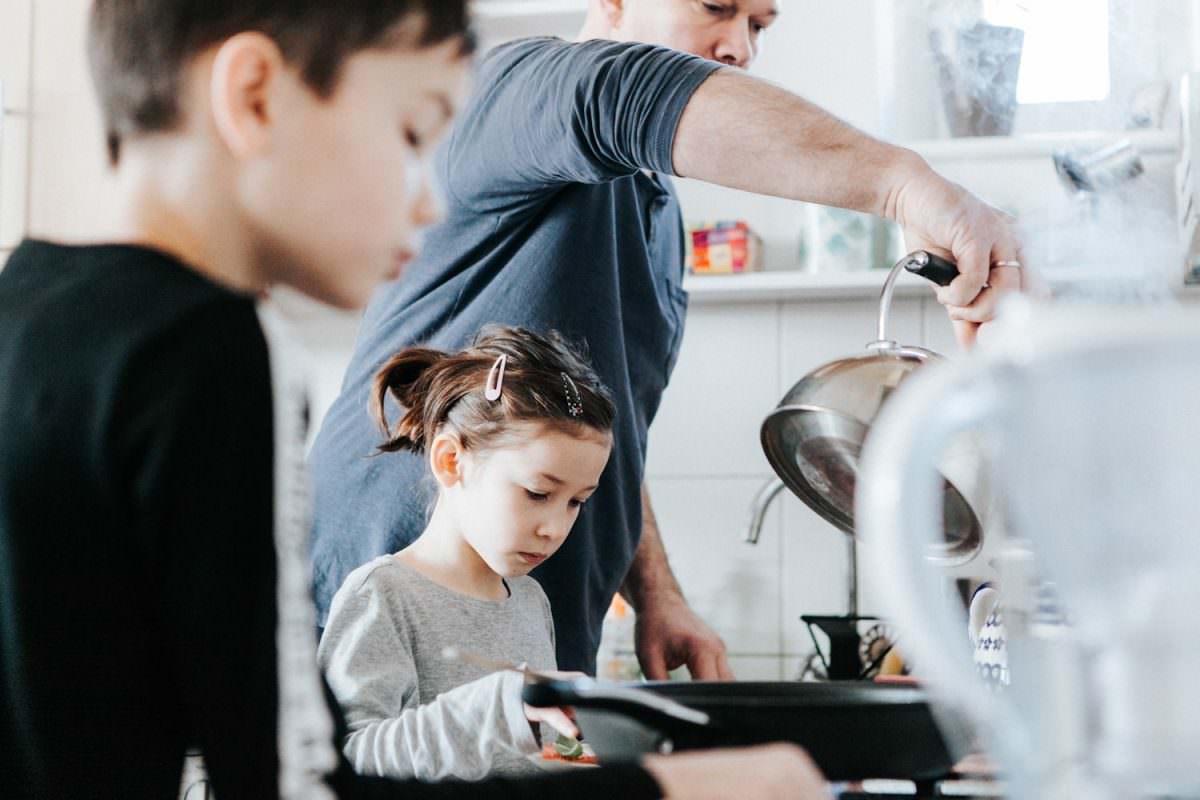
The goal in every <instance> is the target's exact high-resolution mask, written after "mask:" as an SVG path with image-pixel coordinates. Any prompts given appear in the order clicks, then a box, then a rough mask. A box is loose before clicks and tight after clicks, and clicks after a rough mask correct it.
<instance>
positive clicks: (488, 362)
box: [319, 327, 614, 780]
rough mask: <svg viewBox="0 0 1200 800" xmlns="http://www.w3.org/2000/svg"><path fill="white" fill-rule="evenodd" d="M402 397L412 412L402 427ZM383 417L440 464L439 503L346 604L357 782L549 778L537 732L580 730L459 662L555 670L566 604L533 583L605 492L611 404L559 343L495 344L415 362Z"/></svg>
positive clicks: (342, 667)
mask: <svg viewBox="0 0 1200 800" xmlns="http://www.w3.org/2000/svg"><path fill="white" fill-rule="evenodd" d="M389 396H390V397H391V398H392V399H393V400H394V401H395V402H396V403H397V404H398V405H399V407H400V408H401V409H402V416H401V417H400V421H399V422H398V423H396V424H395V426H394V427H393V426H391V425H389V422H388V417H387V412H386V405H387V401H388V397H389ZM371 405H372V411H373V413H374V416H375V418H376V420H377V421H378V423H379V426H380V428H381V429H382V431H383V433H384V436H385V441H384V443H383V444H381V445H380V446H379V449H380V450H381V451H383V453H388V452H394V451H398V450H414V451H418V452H420V451H423V452H424V453H426V454H427V457H428V462H429V466H430V469H431V471H432V473H433V478H434V480H435V481H436V482H437V485H438V494H437V500H436V504H435V506H434V509H433V513H432V516H431V518H430V520H429V523H428V525H427V527H426V528H425V531H424V532H423V533H422V534H421V536H420V537H418V538H417V540H416V541H414V542H413V543H412V544H411V545H410V546H408V547H407V548H405V549H404V550H401V551H400V552H398V553H396V554H394V555H389V556H383V557H381V558H377V559H375V560H374V561H371V562H369V563H367V564H365V565H363V566H361V567H359V568H358V569H357V570H355V571H354V572H352V573H351V574H350V576H349V577H348V578H347V579H346V581H345V583H344V584H343V585H342V587H341V589H340V590H339V591H338V593H337V595H336V596H335V597H334V600H333V604H332V607H331V609H330V615H329V621H328V624H327V625H326V627H325V633H324V636H323V637H322V639H321V645H320V649H319V658H320V661H321V666H322V667H323V668H324V669H325V670H326V674H327V677H328V680H329V683H330V686H331V687H332V688H333V691H334V693H335V694H336V695H337V697H338V700H339V701H340V702H341V704H342V706H343V708H344V709H345V712H346V716H347V721H348V723H349V730H350V733H349V735H348V736H347V738H346V741H345V752H346V755H347V756H348V757H349V759H350V761H351V763H353V765H354V767H355V769H356V770H357V771H359V772H363V773H368V774H379V775H388V776H394V777H402V776H415V777H417V778H421V779H426V780H433V779H438V778H444V777H456V778H463V779H477V778H480V777H482V776H483V775H485V774H487V773H489V772H494V771H495V772H504V773H516V772H524V771H536V770H537V769H538V767H537V766H536V765H535V764H534V763H532V762H531V761H530V756H533V755H535V754H537V753H538V751H539V749H540V744H539V741H538V735H537V730H536V728H535V724H536V723H538V722H546V723H548V724H550V725H552V726H553V727H555V728H557V729H558V730H560V731H562V732H564V733H568V734H573V733H575V730H574V725H573V723H572V722H571V721H570V719H569V718H568V717H567V716H566V715H565V714H564V713H563V712H562V711H561V710H560V709H548V710H547V709H534V708H531V707H527V706H525V705H524V704H523V703H522V701H521V687H522V685H523V677H522V675H521V674H520V673H517V672H497V673H492V674H487V672H486V671H485V670H484V669H481V668H479V667H475V666H471V665H469V664H464V663H457V662H450V661H447V660H446V659H445V658H444V657H443V651H444V650H445V649H446V648H450V647H453V648H458V649H459V650H463V651H469V652H472V653H476V654H479V655H482V656H486V657H487V658H490V659H500V660H505V661H510V662H517V663H524V664H526V665H528V667H529V668H531V669H535V670H539V671H546V670H553V669H554V668H555V656H554V623H553V621H552V619H551V616H550V604H549V601H548V600H547V599H546V595H545V593H543V591H542V589H541V587H540V586H539V585H538V583H537V581H535V580H534V579H533V578H531V577H529V576H528V573H529V571H530V570H532V569H533V568H534V567H536V566H537V565H538V564H540V563H542V562H543V561H545V560H546V559H547V558H549V557H550V556H551V555H553V554H554V552H555V551H556V550H557V549H558V548H559V547H560V546H561V545H562V543H563V542H564V541H565V540H566V538H567V534H568V533H569V532H570V530H571V526H572V525H573V524H574V523H575V519H576V517H577V516H578V515H579V509H580V507H582V506H583V504H584V503H585V502H587V499H588V498H589V497H590V496H591V494H592V492H593V491H595V489H596V486H597V484H598V483H599V480H600V474H601V472H603V470H604V466H605V464H606V463H607V462H608V456H609V450H610V449H611V445H612V437H611V433H610V431H611V428H612V420H613V414H614V407H613V402H612V399H611V398H610V396H609V393H608V390H607V389H605V388H604V387H603V386H602V385H601V383H600V380H599V379H598V378H597V377H596V374H595V373H594V372H593V371H592V369H591V368H590V367H588V366H587V364H586V363H585V362H584V361H583V359H582V358H580V356H579V355H578V354H577V353H575V352H574V351H573V350H571V349H570V348H569V347H568V346H567V345H566V344H565V343H564V342H563V340H562V339H561V338H560V337H559V336H557V335H556V334H553V333H551V334H549V335H547V336H541V335H538V334H536V333H533V332H531V331H528V330H524V329H521V328H501V327H496V328H491V329H489V330H486V331H484V333H482V334H481V335H480V337H479V338H478V339H477V340H476V342H475V345H474V346H473V347H470V348H468V349H466V350H463V351H461V352H458V353H453V354H447V353H442V352H439V351H436V350H430V349H426V348H417V347H414V348H409V349H406V350H404V351H402V352H401V353H399V354H398V355H396V356H394V357H393V358H392V359H391V360H390V361H389V362H388V363H387V364H386V365H385V366H384V367H383V369H381V370H380V371H379V373H378V374H377V376H376V379H375V390H374V393H373V396H372V403H371ZM381 457H384V458H386V455H384V456H381Z"/></svg>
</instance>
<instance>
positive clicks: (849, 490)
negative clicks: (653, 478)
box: [761, 405, 983, 563]
mask: <svg viewBox="0 0 1200 800" xmlns="http://www.w3.org/2000/svg"><path fill="white" fill-rule="evenodd" d="M761 436H762V445H763V450H764V451H765V452H766V455H767V459H768V460H769V461H770V462H771V466H772V467H773V468H774V470H775V472H776V473H777V474H778V475H779V477H780V478H782V479H783V482H784V483H785V484H787V487H788V488H789V489H791V490H792V492H793V493H794V494H795V495H796V496H797V497H799V498H800V499H801V500H803V501H804V503H805V505H807V506H808V507H809V508H811V509H812V510H814V511H816V512H817V513H818V514H819V515H820V516H821V517H822V518H824V519H825V520H826V521H828V522H830V523H832V524H833V525H834V526H835V527H837V528H838V529H839V530H841V531H842V532H844V533H847V534H850V535H851V536H853V535H854V487H855V483H856V479H857V475H858V459H859V454H860V453H861V451H862V444H863V441H864V440H865V439H866V436H867V426H866V425H864V424H863V423H862V422H860V421H859V420H857V419H854V418H852V417H850V416H848V415H846V414H843V413H840V412H838V411H836V410H833V409H829V408H822V407H820V406H813V405H781V406H780V407H778V408H776V409H775V410H774V411H772V412H771V414H770V415H768V416H767V418H766V419H765V420H764V421H763V425H762V433H761ZM942 484H943V491H942V508H943V518H944V523H943V524H944V537H945V541H944V543H943V544H942V545H941V546H938V547H936V549H934V550H933V551H932V552H930V553H929V554H928V556H929V558H930V559H932V560H935V561H939V562H943V563H945V562H950V563H959V562H963V561H967V560H969V559H970V558H972V557H973V556H974V555H975V553H976V552H977V551H978V550H979V548H980V546H981V545H982V541H983V528H982V525H981V524H980V522H979V518H978V516H976V514H975V512H974V510H973V509H972V508H971V505H970V504H969V503H968V502H967V500H966V498H965V497H964V496H963V495H962V493H961V492H959V490H958V489H957V488H955V486H954V485H953V484H952V483H950V481H948V480H946V479H945V477H943V478H942Z"/></svg>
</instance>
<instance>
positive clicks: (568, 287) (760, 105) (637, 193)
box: [312, 0, 1020, 679]
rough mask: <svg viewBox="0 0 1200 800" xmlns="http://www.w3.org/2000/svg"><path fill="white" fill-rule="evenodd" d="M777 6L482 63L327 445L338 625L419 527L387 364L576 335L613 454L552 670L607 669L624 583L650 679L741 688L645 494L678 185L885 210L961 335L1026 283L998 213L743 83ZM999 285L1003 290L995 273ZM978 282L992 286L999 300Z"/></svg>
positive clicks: (557, 567)
mask: <svg viewBox="0 0 1200 800" xmlns="http://www.w3.org/2000/svg"><path fill="white" fill-rule="evenodd" d="M777 14H778V9H777V7H776V4H775V2H774V0H592V4H591V6H590V9H589V12H588V17H587V20H586V22H585V25H584V28H583V30H582V32H581V35H580V37H579V39H580V40H579V41H578V42H575V43H568V42H562V41H560V40H555V39H528V40H523V41H520V42H516V43H513V44H510V45H507V46H505V47H502V48H498V49H497V50H496V51H494V52H493V53H492V54H491V55H490V56H489V57H488V58H487V59H485V61H484V62H483V64H482V65H481V70H480V75H479V76H478V83H477V87H476V90H475V93H474V97H473V99H472V100H471V101H470V103H469V104H468V107H467V109H466V111H465V113H464V114H463V115H462V117H461V118H460V122H459V124H458V125H457V127H456V130H455V133H454V134H453V136H452V138H451V141H450V143H449V145H448V146H447V147H446V148H445V149H444V150H443V152H442V154H441V156H440V159H439V162H438V168H439V171H440V176H439V177H440V178H441V180H442V182H443V185H444V187H445V189H446V192H447V196H448V198H447V199H448V215H447V218H446V221H445V223H443V224H442V225H441V226H439V227H438V228H436V229H434V230H433V232H432V233H431V235H430V237H429V239H428V241H427V247H426V249H425V255H423V256H422V258H421V260H420V261H419V262H418V263H417V264H415V265H414V266H413V267H412V268H410V270H409V272H408V274H407V275H406V277H405V280H404V281H402V282H400V283H399V284H397V285H394V286H391V287H388V288H387V289H385V290H383V291H381V292H380V293H379V294H378V295H377V296H376V297H375V299H374V300H373V302H372V304H371V306H370V308H369V309H368V311H367V314H366V317H365V319H364V322H363V328H362V332H361V334H360V337H359V342H358V345H357V347H356V352H355V355H354V359H353V361H352V363H351V366H350V369H349V371H348V373H347V375H346V380H345V384H344V386H343V390H342V394H341V396H340V397H339V398H338V400H337V401H336V402H335V404H334V406H333V408H332V409H331V410H330V412H329V415H328V416H327V417H326V420H325V424H324V426H323V428H322V431H321V434H320V436H319V437H318V440H317V442H316V444H315V446H314V450H313V456H312V458H313V463H314V468H315V471H316V483H317V503H316V523H315V524H316V527H315V531H314V577H315V582H316V592H317V603H318V607H319V608H320V609H321V610H322V612H324V611H325V610H326V609H327V608H328V605H329V600H330V598H331V597H332V595H333V593H334V592H335V591H336V590H337V588H338V586H339V585H340V582H341V580H342V579H343V578H344V577H345V575H346V574H347V573H348V572H349V571H350V570H352V569H353V568H354V567H356V566H358V565H359V564H360V563H362V562H364V561H366V560H368V559H370V558H371V557H373V556H376V555H379V554H381V553H384V552H387V551H390V550H395V549H399V548H400V547H402V546H403V545H404V544H406V543H407V542H408V541H410V540H411V539H412V538H414V537H415V536H416V535H417V534H418V533H419V532H420V531H421V529H422V527H423V525H424V521H425V512H426V509H425V507H424V502H423V501H422V500H421V499H420V498H419V497H417V496H416V495H415V494H414V493H413V492H411V491H410V490H411V489H412V488H413V487H415V486H417V485H419V484H420V482H421V477H422V475H423V473H424V465H423V464H422V463H421V462H420V460H418V459H410V460H407V461H404V462H401V461H400V460H398V459H396V458H388V459H386V460H385V459H373V458H371V457H370V456H371V453H372V452H373V449H374V446H375V445H376V444H377V442H378V433H377V432H376V431H375V430H374V429H373V428H372V426H371V422H370V419H369V418H368V416H367V414H366V412H365V410H364V409H365V404H366V398H367V392H368V387H369V385H370V380H371V376H372V375H373V373H374V372H375V369H376V367H377V366H378V365H379V364H380V363H382V362H383V361H384V360H385V359H386V358H387V357H388V356H390V355H391V354H392V353H393V352H395V351H396V350H398V349H400V348H401V347H402V346H404V345H407V344H411V343H413V342H419V341H428V342H431V343H433V344H435V345H437V346H442V347H457V346H460V345H462V344H463V343H464V342H465V341H468V340H469V339H470V338H471V337H472V336H473V335H474V333H475V331H476V330H478V328H479V327H481V326H482V325H483V324H484V323H487V322H502V323H508V324H522V325H526V326H529V327H533V328H550V327H552V328H557V329H559V330H560V331H562V332H563V333H565V334H566V335H567V336H568V337H571V338H574V339H577V340H583V341H584V342H586V343H587V345H588V346H589V348H590V350H591V358H592V360H593V363H594V364H595V365H596V368H597V371H598V372H599V373H600V375H601V377H602V378H604V380H605V382H606V383H607V384H608V385H609V386H610V387H611V388H612V389H613V390H614V395H615V398H616V401H617V406H618V419H617V427H616V429H615V430H614V436H615V447H614V453H613V457H612V459H611V461H610V463H609V466H608V469H607V470H606V472H605V475H604V478H603V479H602V482H601V486H600V488H599V490H598V491H597V493H596V496H595V497H594V498H593V500H592V501H591V502H590V503H589V507H588V508H586V509H585V510H584V513H583V514H582V515H581V516H580V518H579V521H578V523H577V524H576V527H575V529H574V532H573V533H572V536H571V538H570V539H568V541H567V543H566V545H565V546H564V547H563V548H562V550H561V551H560V552H559V554H558V555H556V556H555V558H554V559H551V560H550V561H549V562H547V563H546V564H545V565H543V566H542V567H540V568H539V569H538V570H537V571H536V572H535V573H534V574H535V576H536V577H537V578H538V579H539V580H540V581H541V582H542V584H543V586H544V588H545V589H546V592H547V594H548V595H549V597H550V601H551V605H552V606H553V609H554V616H555V623H556V628H557V634H558V657H559V665H560V667H561V668H564V669H583V670H587V671H591V670H592V669H594V663H595V662H594V659H595V651H596V646H597V644H598V641H599V635H600V627H601V621H602V619H603V615H604V611H605V609H606V607H607V605H608V602H609V600H610V599H611V596H612V594H613V592H614V591H615V590H616V589H618V587H619V588H620V590H621V591H622V593H623V594H624V595H625V596H626V597H627V598H628V599H629V600H630V601H631V602H632V604H633V606H634V608H635V609H636V610H637V612H638V633H637V646H638V654H639V659H640V661H641V664H642V668H643V671H644V672H645V674H646V675H647V677H650V678H661V677H665V675H666V671H667V670H668V669H670V668H674V667H676V666H679V665H681V664H686V665H687V666H688V667H689V669H690V671H691V673H692V675H693V676H694V677H697V678H707V679H715V678H728V677H731V676H730V673H729V668H728V664H727V662H726V658H725V653H724V645H723V644H722V643H721V641H720V639H719V638H718V637H717V636H716V635H715V634H714V633H713V632H712V631H711V630H710V629H709V628H708V627H707V626H706V625H705V624H704V623H703V622H702V621H701V620H699V619H698V618H697V617H696V616H695V615H694V614H693V613H692V612H691V610H690V609H688V607H687V605H686V603H685V602H684V600H683V597H682V594H681V592H680V591H679V587H678V584H677V583H676V582H675V579H674V577H673V576H672V575H671V571H670V568H669V566H668V564H667V559H666V554H665V552H664V550H663V547H662V542H661V539H660V538H659V535H658V531H657V528H656V527H655V524H654V518H653V514H652V513H651V511H650V505H649V498H648V496H647V495H646V493H645V491H644V489H643V488H642V478H643V467H644V463H645V448H646V434H647V430H648V428H649V425H650V422H651V421H652V419H653V417H654V414H655V412H656V410H657V408H658V404H659V399H660V397H661V394H662V391H663V389H664V388H665V386H666V383H667V380H668V377H669V375H670V372H671V369H672V367H673V366H674V362H675V357H676V354H677V352H678V343H679V339H680V337H681V336H682V331H683V317H684V314H685V311H686V296H685V295H684V293H683V291H682V289H681V287H680V281H681V278H682V258H683V244H682V228H681V224H680V217H679V208H678V202H677V200H676V198H675V195H674V192H673V190H672V188H671V185H670V181H669V180H668V179H666V178H663V177H661V176H662V175H663V174H676V175H683V176H688V177H693V178H699V179H702V180H707V181H711V182H714V183H719V184H723V185H726V186H732V187H735V188H739V189H745V190H750V191H756V192H760V193H764V194H771V195H777V196H781V197H790V198H794V199H797V200H806V201H810V202H818V203H825V204H829V205H838V206H842V207H847V208H853V209H857V210H860V211H868V212H872V213H876V214H879V215H881V216H886V217H888V218H890V219H894V220H897V221H898V222H900V223H901V224H902V225H903V226H904V227H905V230H906V237H907V241H908V244H909V246H910V247H914V248H915V247H928V248H932V249H937V250H940V251H942V252H945V253H949V254H951V255H953V257H954V258H955V259H956V260H957V261H958V263H959V266H960V269H961V270H962V272H963V275H962V277H960V278H959V279H958V280H957V281H955V283H954V284H952V285H951V286H949V287H946V288H945V289H942V290H941V291H940V292H939V299H940V300H941V301H942V302H943V303H944V304H945V305H947V306H948V308H949V310H950V314H951V316H952V318H954V319H955V320H956V325H957V327H958V330H959V334H960V338H962V339H963V340H964V341H970V339H971V338H972V337H973V333H974V327H975V326H977V325H978V324H979V323H981V322H984V321H986V320H987V319H989V318H990V316H991V314H992V311H993V308H994V305H995V295H996V293H997V291H999V290H1001V289H1005V288H1015V287H1017V286H1019V282H1020V278H1019V276H1018V273H1017V271H1016V270H1015V269H1012V268H1009V267H1001V268H995V269H992V268H991V265H992V264H994V263H997V262H1010V261H1015V260H1016V259H1017V258H1018V256H1019V254H1018V252H1017V244H1016V242H1015V241H1014V240H1013V239H1012V237H1011V234H1010V232H1009V230H1008V226H1007V224H1006V222H1005V220H1004V219H1002V218H1001V217H1000V215H998V214H997V213H996V212H995V211H993V210H992V209H990V208H988V207H987V206H985V205H983V204H982V203H980V202H979V201H978V200H977V199H976V198H974V197H973V196H971V195H970V194H968V193H967V192H965V191H964V190H962V189H961V188H960V187H958V186H955V185H953V184H951V183H949V182H947V181H945V180H944V179H942V178H940V177H939V176H937V175H936V174H934V173H933V172H932V171H931V170H930V169H929V167H928V166H927V165H926V164H925V163H924V162H923V161H922V160H921V159H920V158H919V157H917V156H916V155H915V154H913V153H911V152H909V151H907V150H903V149H901V148H897V147H894V146H891V145H887V144H884V143H882V142H879V141H876V140H874V139H872V138H870V137H868V136H866V135H864V134H862V133H861V132H859V131H857V130H854V129H853V128H851V127H849V126H847V125H845V124H844V123H841V122H840V121H838V120H837V119H835V118H833V117H831V116H830V115H829V114H827V113H826V112H824V111H822V110H821V109H819V108H817V107H815V106H813V105H812V104H810V103H807V102H806V101H804V100H803V99H801V98H799V97H796V96H795V95H792V94H790V93H788V92H786V91H784V90H782V89H779V88H778V87H775V86H772V85H770V84H767V83H765V82H762V81H759V80H756V79H754V78H752V77H750V76H747V75H745V74H743V73H742V72H741V71H740V70H741V68H744V67H747V66H748V65H749V64H750V62H751V61H752V60H753V58H754V56H755V54H756V53H757V49H758V44H759V37H760V35H761V34H762V32H763V31H764V30H765V29H766V28H767V27H768V26H769V25H770V24H771V23H772V22H773V21H774V19H775V17H776V16H777ZM989 271H990V274H989ZM985 285H988V286H990V287H991V288H984V287H985Z"/></svg>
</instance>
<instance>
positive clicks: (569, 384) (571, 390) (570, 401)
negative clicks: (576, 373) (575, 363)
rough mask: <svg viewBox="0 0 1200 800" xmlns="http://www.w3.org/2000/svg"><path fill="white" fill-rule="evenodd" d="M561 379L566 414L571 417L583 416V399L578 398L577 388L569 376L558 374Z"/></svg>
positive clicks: (563, 373)
mask: <svg viewBox="0 0 1200 800" xmlns="http://www.w3.org/2000/svg"><path fill="white" fill-rule="evenodd" d="M559 374H560V375H562V379H563V392H564V393H565V394H566V395H567V413H568V414H570V415H571V416H572V417H580V416H583V398H582V397H580V396H579V387H577V386H576V385H575V381H573V380H571V376H570V375H568V374H567V373H565V372H562V373H559Z"/></svg>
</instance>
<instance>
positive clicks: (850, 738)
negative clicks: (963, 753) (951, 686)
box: [524, 679, 957, 781]
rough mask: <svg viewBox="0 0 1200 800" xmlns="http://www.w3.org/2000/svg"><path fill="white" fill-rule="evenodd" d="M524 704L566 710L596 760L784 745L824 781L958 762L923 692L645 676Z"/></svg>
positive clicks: (581, 684) (571, 684)
mask: <svg viewBox="0 0 1200 800" xmlns="http://www.w3.org/2000/svg"><path fill="white" fill-rule="evenodd" d="M524 699H525V702H526V703H529V704H530V705H532V706H540V707H545V706H573V707H574V708H575V712H576V717H577V722H578V724H579V729H580V731H582V733H583V735H584V737H585V739H586V740H587V742H588V743H589V744H591V746H592V748H593V749H595V751H596V755H597V756H598V757H599V758H600V760H601V761H610V762H611V761H627V760H633V759H636V758H638V757H640V756H641V755H643V754H645V753H652V752H672V751H677V750H693V749H700V748H711V747H728V746H739V745H754V744H764V743H767V742H778V741H785V742H792V743H795V744H798V745H800V746H801V747H803V748H804V749H805V750H807V751H808V753H809V755H811V756H812V758H813V760H814V761H815V762H816V763H817V765H818V766H819V767H820V768H821V770H822V771H823V772H824V773H825V775H826V777H828V778H829V779H830V780H838V781H840V780H853V779H859V778H901V779H909V780H929V779H933V778H939V777H942V776H945V775H946V774H948V773H949V772H950V769H951V767H952V766H953V764H954V762H955V761H956V760H957V759H956V758H955V757H954V756H953V754H952V753H951V752H950V748H949V747H948V746H947V744H946V742H945V740H944V739H943V737H942V735H941V733H940V732H939V730H938V728H937V725H936V724H935V721H934V717H933V714H932V712H931V710H930V707H929V703H928V702H927V700H926V696H925V692H924V691H923V690H922V689H919V688H917V687H912V686H894V685H883V684H872V683H862V682H857V681H847V682H832V683H796V682H774V683H767V682H763V683H755V682H669V681H662V682H650V683H638V684H608V683H601V682H597V681H594V680H591V679H581V680H576V681H544V682H537V683H533V684H530V685H528V686H526V687H525V691H524Z"/></svg>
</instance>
